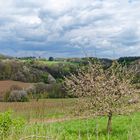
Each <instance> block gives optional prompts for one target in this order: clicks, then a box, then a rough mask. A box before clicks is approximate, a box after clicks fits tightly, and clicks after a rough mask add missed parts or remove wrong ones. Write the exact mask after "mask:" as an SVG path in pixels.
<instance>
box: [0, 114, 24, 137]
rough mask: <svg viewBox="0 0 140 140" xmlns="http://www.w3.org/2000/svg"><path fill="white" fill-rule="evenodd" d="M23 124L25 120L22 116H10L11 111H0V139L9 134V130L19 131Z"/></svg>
mask: <svg viewBox="0 0 140 140" xmlns="http://www.w3.org/2000/svg"><path fill="white" fill-rule="evenodd" d="M24 125H25V120H24V119H22V118H16V119H13V118H12V112H5V113H0V139H3V137H6V136H8V135H10V132H12V133H13V131H14V132H15V133H20V131H21V129H22V128H23V126H24Z"/></svg>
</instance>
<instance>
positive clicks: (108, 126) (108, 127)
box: [107, 112, 112, 134]
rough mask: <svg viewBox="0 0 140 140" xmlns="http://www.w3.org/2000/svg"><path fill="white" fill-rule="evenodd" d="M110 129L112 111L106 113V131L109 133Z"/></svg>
mask: <svg viewBox="0 0 140 140" xmlns="http://www.w3.org/2000/svg"><path fill="white" fill-rule="evenodd" d="M111 131H112V112H109V114H108V123H107V133H108V134H110V132H111Z"/></svg>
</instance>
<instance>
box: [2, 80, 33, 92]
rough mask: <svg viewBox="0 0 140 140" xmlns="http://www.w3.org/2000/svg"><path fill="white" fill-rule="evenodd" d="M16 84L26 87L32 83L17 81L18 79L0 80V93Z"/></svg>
mask: <svg viewBox="0 0 140 140" xmlns="http://www.w3.org/2000/svg"><path fill="white" fill-rule="evenodd" d="M13 85H17V86H19V87H21V88H25V89H26V88H28V87H30V86H32V85H33V84H31V83H24V82H18V81H12V80H7V81H0V93H1V94H2V93H4V92H6V91H7V90H9V89H10V87H11V86H13Z"/></svg>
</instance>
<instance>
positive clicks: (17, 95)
mask: <svg viewBox="0 0 140 140" xmlns="http://www.w3.org/2000/svg"><path fill="white" fill-rule="evenodd" d="M8 101H9V102H27V101H28V95H27V92H26V91H24V90H13V91H11V92H10V95H9V97H8Z"/></svg>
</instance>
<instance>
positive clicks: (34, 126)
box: [0, 99, 140, 140]
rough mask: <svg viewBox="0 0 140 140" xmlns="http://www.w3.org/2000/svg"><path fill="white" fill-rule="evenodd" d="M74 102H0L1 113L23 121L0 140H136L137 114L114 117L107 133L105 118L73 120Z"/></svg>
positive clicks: (139, 115)
mask: <svg viewBox="0 0 140 140" xmlns="http://www.w3.org/2000/svg"><path fill="white" fill-rule="evenodd" d="M74 103H75V100H74V99H46V100H39V101H38V102H37V101H35V100H32V101H31V102H27V103H0V111H1V112H4V111H7V110H12V111H13V118H15V117H22V118H24V119H25V120H26V124H25V126H24V127H23V128H22V130H20V132H18V133H15V132H14V131H11V132H10V134H9V136H8V137H4V139H3V140H24V139H29V140H46V139H47V140H139V139H140V133H139V132H140V113H139V112H135V113H133V114H131V115H121V116H114V117H113V126H112V127H113V131H112V133H111V134H110V135H107V134H106V124H107V118H106V117H97V118H88V119H84V118H81V117H80V118H77V117H76V118H74V116H73V115H71V110H72V108H73V106H74Z"/></svg>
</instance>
